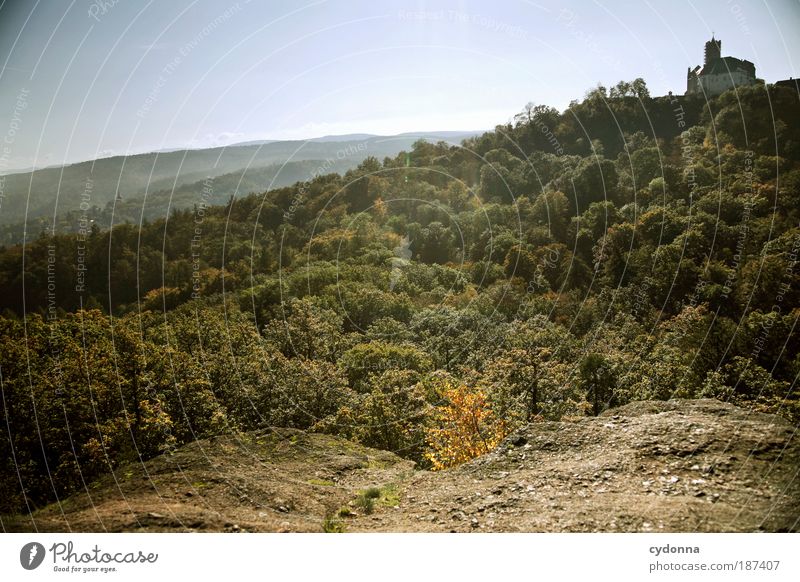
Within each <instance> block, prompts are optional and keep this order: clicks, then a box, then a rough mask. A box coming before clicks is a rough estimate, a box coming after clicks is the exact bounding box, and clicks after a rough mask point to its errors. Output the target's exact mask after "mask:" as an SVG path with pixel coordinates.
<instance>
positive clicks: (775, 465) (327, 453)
mask: <svg viewBox="0 0 800 582" xmlns="http://www.w3.org/2000/svg"><path fill="white" fill-rule="evenodd" d="M798 472H800V444H799V443H798V437H797V434H796V427H793V426H792V425H790V424H789V423H788V422H786V421H785V420H783V419H780V418H778V417H775V416H770V415H764V414H758V413H754V412H750V411H746V410H742V409H739V408H736V407H735V406H732V405H729V404H723V403H721V402H718V401H716V400H684V401H669V402H637V403H632V404H629V405H627V406H624V407H621V408H617V409H614V410H610V411H608V412H606V413H604V414H603V415H601V416H599V417H597V418H585V419H581V420H579V421H577V422H543V423H535V424H531V425H528V426H527V427H526V428H525V429H523V430H521V431H519V432H517V433H516V434H513V435H511V436H510V437H509V438H507V439H506V440H505V441H504V442H503V443H502V444H501V445H500V446H499V447H498V448H497V449H496V450H495V451H493V452H492V453H490V454H488V455H485V456H484V457H481V458H478V459H475V460H474V461H472V462H470V463H468V464H466V465H463V466H461V467H459V468H457V469H453V470H450V471H441V472H436V473H431V472H428V471H415V470H414V468H413V464H412V463H411V462H409V461H405V460H402V459H400V458H398V457H396V456H395V455H393V454H391V453H387V452H383V451H376V450H373V449H368V448H365V447H361V446H359V445H355V444H353V443H350V442H348V441H345V440H342V439H338V438H335V437H330V436H326V435H316V434H306V433H303V432H300V431H292V430H286V429H277V430H269V431H262V432H257V433H248V434H246V435H239V436H225V437H217V438H214V439H209V440H203V441H198V442H196V443H193V444H191V445H188V446H186V447H183V448H181V449H180V450H179V451H177V452H176V453H174V454H172V455H164V456H161V457H158V458H156V459H153V460H151V461H149V462H147V463H145V464H144V465H139V466H131V467H123V468H121V469H120V470H118V471H117V472H116V474H115V475H113V476H108V477H107V478H105V479H103V480H101V481H99V482H97V483H95V484H93V485H92V486H91V487H90V488H89V491H88V492H84V493H82V494H78V495H74V496H72V497H70V498H69V499H67V500H65V501H63V502H62V503H61V504H60V506H59V505H58V504H54V505H51V506H48V507H47V508H44V509H42V510H39V511H37V512H35V513H34V514H33V516H25V517H21V516H15V517H13V518H9V517H4V518H3V519H2V522H3V523H2V525H3V528H4V529H5V530H6V531H21V530H24V531H30V530H39V531H408V532H415V531H431V532H434V531H440V532H449V531H455V532H469V531H504V532H516V531H525V532H527V531H544V532H594V531H605V532H611V531H620V532H627V531H710V532H717V531H726V532H728V531H797V530H798V529H800V477H799V476H798Z"/></svg>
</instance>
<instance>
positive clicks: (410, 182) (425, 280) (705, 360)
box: [0, 80, 800, 512]
mask: <svg viewBox="0 0 800 582" xmlns="http://www.w3.org/2000/svg"><path fill="white" fill-rule="evenodd" d="M265 187H266V185H265ZM214 191H215V182H214V180H213V179H209V180H206V181H205V182H203V183H202V187H200V188H199V189H198V190H197V191H196V192H194V193H193V195H194V196H195V198H196V201H195V203H194V209H193V210H179V211H175V212H173V213H172V214H170V216H169V217H168V218H166V219H162V220H156V221H152V222H148V221H145V222H143V223H141V224H138V223H132V224H122V225H118V226H115V227H114V228H113V229H111V230H107V231H104V230H101V229H100V228H98V227H96V226H95V227H92V226H90V224H89V222H88V221H84V223H83V224H81V225H80V226H79V228H78V229H77V231H78V232H77V234H75V233H72V234H61V235H56V236H42V237H40V238H39V239H37V240H35V241H33V242H31V243H28V244H27V245H25V246H22V245H17V246H9V247H4V248H2V249H0V286H1V287H2V289H3V294H2V296H0V309H3V310H4V311H3V317H2V318H0V343H2V347H1V348H0V381H1V382H2V397H3V398H2V418H3V421H2V423H0V424H1V425H2V429H3V430H2V436H0V462H1V463H3V465H2V469H0V490H2V491H4V492H8V494H7V495H5V496H4V497H3V499H2V504H3V505H2V507H0V511H2V512H19V511H28V510H31V509H33V508H36V507H41V506H42V505H44V504H46V503H48V502H51V501H54V500H56V499H59V498H61V497H63V496H64V495H67V494H69V493H71V492H73V491H77V490H82V489H85V488H86V487H88V485H89V484H90V483H91V482H92V480H93V479H95V478H96V477H98V476H100V475H103V474H106V473H108V472H109V469H111V468H114V467H117V466H119V465H120V464H121V463H125V462H139V461H140V460H146V459H149V458H152V457H154V456H156V455H158V454H159V453H162V452H165V451H169V450H172V449H174V448H175V447H177V446H179V445H181V444H184V443H188V442H191V441H194V440H196V439H200V438H205V437H209V436H212V435H215V434H221V433H231V432H235V431H245V430H253V429H257V428H263V427H286V428H293V429H303V430H308V431H312V432H315V433H329V434H333V435H336V436H338V437H344V438H346V439H349V440H352V441H356V442H358V443H360V444H361V445H365V446H368V447H372V448H377V449H382V450H386V451H391V452H393V453H395V454H397V455H399V456H400V457H404V458H406V459H410V460H413V461H415V462H416V463H417V464H418V466H421V467H428V468H433V469H442V468H448V467H452V466H455V465H458V464H460V463H462V462H464V461H466V460H468V459H470V458H473V457H475V456H477V455H480V454H483V453H486V452H488V451H490V450H491V449H492V448H493V447H494V446H495V445H496V444H497V443H498V442H500V440H501V439H502V438H503V437H505V436H506V435H508V434H509V433H511V432H512V431H514V430H516V429H518V428H519V427H521V426H523V425H525V424H527V423H530V422H537V421H540V420H561V419H564V420H570V419H575V418H577V417H583V416H594V415H597V414H599V413H601V412H602V411H604V410H606V409H607V408H609V407H616V406H620V405H624V404H627V403H630V402H632V401H637V400H667V399H670V398H717V399H719V400H722V401H726V402H732V403H734V404H737V405H740V406H744V407H745V408H749V409H753V410H758V411H762V412H770V413H775V414H778V415H781V416H784V417H785V418H787V419H789V420H790V421H791V422H792V423H793V424H794V425H797V423H798V421H800V414H799V412H800V402H799V401H798V398H800V392H799V391H798V388H797V382H796V380H797V376H798V372H800V356H799V355H798V354H799V353H800V351H799V350H798V333H797V330H796V325H797V319H798V314H800V310H799V309H798V306H800V296H799V295H798V294H799V293H800V273H798V263H797V259H798V252H799V251H800V100H799V99H798V95H797V93H796V92H793V91H792V90H790V89H787V88H781V87H772V86H764V85H759V86H753V87H747V88H744V89H740V90H738V91H737V92H733V91H731V92H728V93H724V94H723V95H721V96H719V97H717V98H715V99H713V100H711V101H710V102H706V101H705V100H703V99H702V98H699V97H698V98H692V99H690V98H684V97H681V98H677V97H675V98H673V97H671V96H668V97H659V98H651V97H650V96H649V95H648V94H647V90H646V87H645V86H644V85H643V83H642V82H640V81H639V80H637V81H635V82H633V83H631V84H628V83H620V84H619V85H617V86H616V87H614V88H613V89H612V90H611V91H609V92H607V91H606V90H605V89H604V88H602V87H599V88H597V89H594V90H592V91H591V92H589V94H587V96H586V97H585V99H583V100H582V101H580V102H577V101H576V102H573V103H572V104H571V105H570V107H569V108H567V109H566V110H565V111H564V112H559V111H557V110H555V109H552V108H549V107H546V106H533V105H529V106H528V107H526V108H525V110H524V111H523V112H522V113H521V114H520V115H518V116H517V117H516V119H515V121H514V122H513V123H509V124H506V125H500V126H498V127H497V128H496V129H495V130H494V131H493V132H489V133H486V134H484V135H482V136H479V137H475V138H470V139H468V140H466V141H465V142H463V144H462V145H461V146H450V145H447V144H445V143H441V142H440V143H436V144H434V143H428V142H425V141H419V142H417V143H415V144H414V147H413V148H412V149H411V150H410V151H408V152H403V153H401V154H399V155H398V156H396V157H393V158H385V159H383V160H379V159H376V158H374V157H369V158H367V159H366V160H364V161H363V162H362V163H361V164H360V165H359V166H358V167H357V168H356V169H354V170H350V171H348V172H346V173H345V174H344V175H338V174H325V175H319V176H314V177H312V176H308V177H307V179H305V180H304V181H299V182H298V183H296V184H295V185H293V186H290V187H285V188H280V189H276V190H269V191H266V192H264V193H262V194H257V195H256V194H254V195H250V196H246V197H242V198H233V199H231V200H230V202H229V203H228V204H226V205H220V206H213V205H210V204H209V200H210V199H213V193H214ZM191 195H192V194H191V193H186V192H184V193H183V196H184V198H186V196H191ZM76 219H77V220H78V221H79V222H80V221H81V217H80V216H77V218H76Z"/></svg>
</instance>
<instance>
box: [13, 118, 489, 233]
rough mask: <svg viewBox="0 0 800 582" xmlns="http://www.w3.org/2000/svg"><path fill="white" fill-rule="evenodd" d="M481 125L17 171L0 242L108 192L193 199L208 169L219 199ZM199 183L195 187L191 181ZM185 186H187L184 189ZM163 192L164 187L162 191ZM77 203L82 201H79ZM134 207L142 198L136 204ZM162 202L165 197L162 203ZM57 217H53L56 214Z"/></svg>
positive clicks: (104, 198) (176, 202)
mask: <svg viewBox="0 0 800 582" xmlns="http://www.w3.org/2000/svg"><path fill="white" fill-rule="evenodd" d="M479 133H481V132H433V133H426V132H419V133H408V134H403V135H397V136H373V135H369V134H351V135H347V136H326V137H321V138H317V139H311V140H305V141H264V142H255V143H249V144H236V145H233V146H227V147H218V148H209V149H199V150H176V151H162V152H152V153H146V154H136V155H130V156H114V157H109V158H103V159H98V160H92V161H86V162H80V163H76V164H70V165H66V166H55V167H49V168H43V169H39V170H35V171H33V172H17V173H14V174H8V175H6V176H4V177H3V181H4V185H3V186H4V187H3V191H4V195H5V197H4V199H3V201H2V206H0V226H4V227H6V228H5V229H4V232H3V236H2V239H1V240H0V242H1V243H2V244H9V243H13V242H18V240H19V237H17V236H15V235H14V234H13V233H16V232H18V233H21V232H22V231H23V227H24V222H25V221H26V220H27V222H28V232H29V233H33V234H35V233H37V232H38V231H39V230H41V227H42V224H43V223H44V224H47V225H48V226H49V225H51V224H52V217H53V216H59V217H64V216H66V215H68V214H69V213H70V212H73V213H75V212H79V213H82V212H84V211H86V210H87V209H93V210H92V212H93V213H94V214H97V212H98V211H102V210H104V209H105V208H106V205H107V204H108V203H109V202H112V201H114V200H115V199H116V200H117V201H118V202H123V206H125V205H126V204H125V202H126V201H127V200H130V199H137V200H138V199H143V198H144V197H145V196H147V198H148V199H152V198H153V197H155V198H157V199H159V200H161V199H164V200H168V199H169V193H170V192H172V191H173V190H174V191H175V193H179V194H180V195H179V196H175V197H173V200H172V205H173V206H174V207H178V208H182V207H187V206H189V207H191V205H192V204H193V203H196V202H197V199H198V196H199V194H200V189H202V183H203V180H205V179H206V178H207V177H212V178H215V177H219V176H223V175H225V176H227V177H226V180H225V182H226V183H229V185H228V186H227V187H226V189H225V190H224V191H223V190H218V191H217V190H215V192H214V194H215V198H214V202H216V203H219V202H220V201H221V200H223V199H225V198H227V197H228V196H230V195H231V194H233V193H234V192H236V191H237V188H236V187H235V185H233V186H231V185H230V183H232V182H238V181H239V180H238V179H237V180H234V179H233V177H232V176H231V175H233V174H238V176H239V178H241V184H239V188H238V192H239V193H242V194H247V193H249V192H251V191H261V190H266V189H267V188H268V187H269V186H270V184H271V183H272V186H273V187H280V186H286V185H288V184H291V183H294V182H297V181H302V180H305V179H308V178H310V177H311V176H312V174H313V172H314V171H315V169H316V168H318V167H322V166H323V164H324V163H325V161H328V163H327V164H324V171H323V172H322V173H329V172H331V171H336V172H344V171H347V170H348V169H351V168H354V167H356V166H357V165H358V164H359V163H361V162H362V161H363V160H364V159H365V158H367V157H369V156H374V157H376V158H378V159H382V158H384V157H386V156H395V155H397V154H398V153H399V152H400V151H403V150H410V149H411V146H412V145H413V143H414V142H415V141H417V140H418V139H425V140H428V141H432V142H436V141H447V142H450V143H459V142H460V141H461V140H463V139H466V138H468V137H470V136H473V135H477V134H479ZM198 185H199V188H200V189H198ZM187 188H188V191H187ZM165 193H166V194H165ZM82 205H83V206H82ZM137 207H138V210H139V212H137V213H136V214H135V216H136V219H137V220H138V218H139V215H140V213H141V203H139V204H137ZM164 208H166V205H164ZM57 222H58V221H57Z"/></svg>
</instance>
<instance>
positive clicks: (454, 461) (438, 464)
mask: <svg viewBox="0 0 800 582" xmlns="http://www.w3.org/2000/svg"><path fill="white" fill-rule="evenodd" d="M443 396H444V398H445V399H446V400H447V404H446V405H445V406H442V407H440V408H439V409H438V410H437V411H436V412H435V413H434V415H433V421H434V423H435V425H436V426H435V427H432V428H429V429H427V430H426V431H425V437H426V442H427V444H428V452H427V453H426V454H425V457H426V458H427V459H428V460H429V461H430V462H431V463H432V465H433V470H434V471H438V470H441V469H447V468H449V467H455V466H456V465H460V464H461V463H465V462H467V461H469V460H470V459H474V458H475V457H478V456H480V455H483V454H485V453H488V452H489V451H491V450H492V449H494V448H495V447H496V446H497V445H498V444H500V441H501V440H503V438H504V437H505V436H506V435H507V434H508V430H509V429H508V427H507V425H506V423H505V422H503V421H502V420H501V419H498V418H497V417H496V416H495V415H494V413H493V412H492V410H491V408H490V406H489V403H488V401H487V399H486V394H484V393H483V392H482V391H481V390H479V389H473V388H469V387H467V386H464V385H458V386H455V387H453V386H451V385H448V387H447V388H446V389H445V390H444V394H443Z"/></svg>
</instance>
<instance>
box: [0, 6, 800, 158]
mask: <svg viewBox="0 0 800 582" xmlns="http://www.w3.org/2000/svg"><path fill="white" fill-rule="evenodd" d="M798 30H800V1H798V0H774V1H769V2H765V1H763V0H762V1H756V0H752V1H751V0H735V1H729V0H714V1H710V0H692V1H684V0H670V1H668V2H665V1H657V0H614V1H611V0H604V1H576V0H562V1H558V2H554V1H549V0H542V1H539V0H537V1H536V2H531V1H527V0H494V1H491V2H487V1H486V0H483V1H479V0H452V1H436V2H434V1H422V0H416V1H413V0H412V1H406V2H400V1H391V0H381V1H378V0H371V1H364V0H341V1H339V0H330V1H324V0H314V1H311V2H309V1H307V0H293V1H282V0H266V1H257V0H253V1H252V2H250V1H248V0H238V2H237V1H229V0H224V1H210V0H170V1H168V2H167V1H161V2H157V1H147V0H5V1H3V0H0V172H2V171H8V170H11V169H21V168H28V167H33V166H35V167H42V166H47V165H53V164H60V163H71V162H76V161H81V160H87V159H94V158H97V157H106V156H109V155H119V154H126V153H139V152H146V151H154V150H160V149H172V148H184V147H213V146H218V145H227V144H231V143H236V142H242V141H249V140H258V139H305V138H310V137H318V136H323V135H331V134H347V133H374V134H380V135H392V134H396V133H401V132H407V131H435V130H477V129H491V128H493V127H494V126H495V125H497V124H499V123H504V122H506V121H508V120H509V119H511V118H512V117H513V116H514V114H516V113H518V112H519V111H521V110H522V108H523V107H524V105H525V104H526V103H528V102H534V103H536V104H546V105H551V106H554V107H557V108H559V109H561V110H563V109H564V108H565V107H566V106H567V105H568V104H569V102H570V101H571V100H573V99H581V98H582V97H583V96H584V95H585V93H586V91H587V90H588V89H590V88H592V87H593V86H596V85H597V84H598V83H602V84H604V85H606V86H609V85H613V84H615V83H616V82H617V81H619V80H622V79H624V80H632V79H634V78H636V77H643V78H644V79H645V80H646V81H647V84H648V87H649V88H650V92H651V94H652V95H664V94H667V92H669V91H673V92H675V93H683V91H684V90H685V88H686V70H687V67H690V66H691V67H694V66H695V65H698V64H701V62H702V58H703V44H704V43H705V41H706V40H708V39H709V38H710V37H711V35H712V33H713V34H715V36H716V38H718V39H721V40H722V53H723V55H730V56H735V57H738V58H742V59H747V60H750V61H752V62H754V63H755V65H756V75H757V76H758V77H759V78H763V79H765V80H766V81H767V82H774V81H777V80H780V79H786V78H789V77H790V76H792V77H798V76H800V35H798V34H797V31H798Z"/></svg>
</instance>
